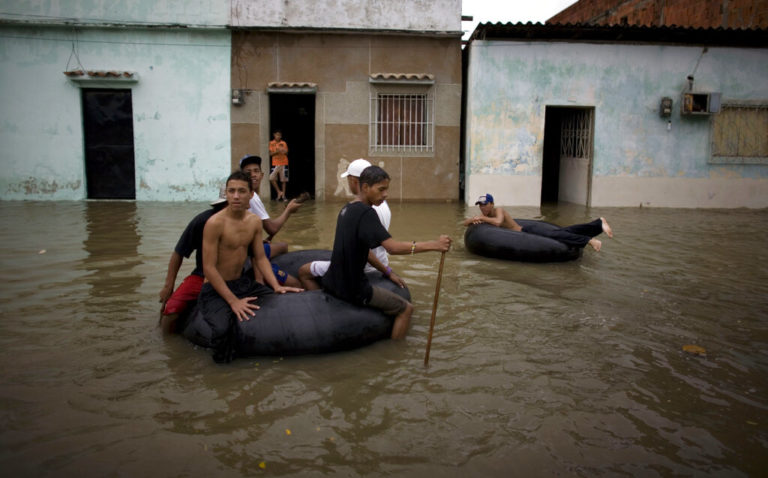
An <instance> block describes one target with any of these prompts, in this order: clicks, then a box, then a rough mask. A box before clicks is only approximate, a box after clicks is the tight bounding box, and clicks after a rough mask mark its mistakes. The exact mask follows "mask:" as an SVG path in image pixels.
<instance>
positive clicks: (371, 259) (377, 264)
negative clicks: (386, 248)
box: [368, 250, 405, 288]
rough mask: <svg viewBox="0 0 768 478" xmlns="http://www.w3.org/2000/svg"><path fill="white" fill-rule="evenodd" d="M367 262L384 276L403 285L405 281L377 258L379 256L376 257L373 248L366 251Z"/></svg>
mask: <svg viewBox="0 0 768 478" xmlns="http://www.w3.org/2000/svg"><path fill="white" fill-rule="evenodd" d="M368 264H370V265H371V266H373V268H374V269H376V270H377V271H379V272H381V273H382V274H383V275H384V277H386V278H387V279H389V280H391V281H392V282H394V283H395V284H397V285H398V286H400V287H401V288H403V287H405V281H404V280H403V279H402V278H401V277H400V276H398V275H397V274H395V273H394V272H392V268H391V267H388V266H385V265H384V264H383V263H382V262H381V261H380V260H379V258H378V257H376V253H374V252H373V250H370V251H368Z"/></svg>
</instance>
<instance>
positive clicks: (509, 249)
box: [464, 219, 582, 262]
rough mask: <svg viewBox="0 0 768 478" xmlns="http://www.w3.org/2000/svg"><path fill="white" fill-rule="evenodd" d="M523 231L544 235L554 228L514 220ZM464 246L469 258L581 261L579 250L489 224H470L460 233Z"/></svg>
mask: <svg viewBox="0 0 768 478" xmlns="http://www.w3.org/2000/svg"><path fill="white" fill-rule="evenodd" d="M515 221H517V222H518V223H519V224H520V225H521V226H523V227H524V228H531V229H533V230H539V231H545V230H547V229H555V228H557V227H558V226H556V225H554V224H552V223H549V222H545V221H536V220H533V219H515ZM464 245H465V246H466V248H467V250H468V251H469V252H471V253H473V254H477V255H480V256H484V257H493V258H496V259H506V260H511V261H520V262H565V261H571V260H574V259H578V258H579V257H581V252H582V249H581V248H576V247H569V246H567V245H566V244H563V243H562V242H559V241H556V240H554V239H550V238H549V237H544V236H540V235H537V234H531V233H528V232H519V231H513V230H512V229H506V228H503V227H497V226H492V225H490V224H473V225H471V226H469V227H467V230H466V231H465V232H464Z"/></svg>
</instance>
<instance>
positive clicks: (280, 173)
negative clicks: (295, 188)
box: [269, 131, 288, 201]
mask: <svg viewBox="0 0 768 478" xmlns="http://www.w3.org/2000/svg"><path fill="white" fill-rule="evenodd" d="M272 137H273V138H274V139H272V141H270V142H269V157H270V158H272V172H271V173H270V174H269V182H270V183H272V187H273V188H275V191H277V197H276V198H275V199H277V200H278V201H287V200H288V198H286V197H285V187H286V183H287V182H288V174H287V172H288V171H287V168H288V145H287V144H286V143H285V141H283V133H281V132H280V131H275V132H274V133H272ZM278 177H279V178H280V186H278V184H277V180H278Z"/></svg>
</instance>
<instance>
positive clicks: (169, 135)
mask: <svg viewBox="0 0 768 478" xmlns="http://www.w3.org/2000/svg"><path fill="white" fill-rule="evenodd" d="M0 38H1V39H2V41H0V104H2V105H3V118H2V120H1V121H0V144H2V148H0V165H1V170H0V199H35V200H41V199H42V200H76V199H83V198H85V197H86V185H85V166H84V165H85V161H84V151H83V131H82V116H81V106H80V88H79V86H78V84H76V83H74V82H72V81H70V80H68V79H67V77H65V76H64V74H63V72H64V71H65V70H67V69H70V70H71V69H75V68H79V67H80V66H78V58H79V63H80V64H81V65H82V67H84V68H85V69H87V70H121V71H125V70H127V71H133V72H136V73H137V75H138V78H139V81H138V83H136V84H133V85H127V86H126V85H121V87H128V88H131V89H132V95H133V116H134V142H135V167H136V178H135V180H136V198H137V199H140V200H208V199H209V198H212V197H213V198H215V197H216V196H217V194H218V193H217V192H218V188H219V184H220V182H221V181H222V180H223V179H224V178H226V176H227V175H228V174H229V171H230V121H229V110H230V98H229V91H230V86H229V85H230V78H229V74H230V73H229V72H230V50H231V40H230V38H231V37H230V33H229V32H228V31H226V30H182V29H175V30H135V29H134V30H132V29H111V30H102V29H91V28H87V29H79V30H78V32H77V34H75V31H74V30H72V29H68V28H60V27H9V26H3V27H0ZM73 52H74V53H76V54H77V55H76V56H75V55H74V53H73Z"/></svg>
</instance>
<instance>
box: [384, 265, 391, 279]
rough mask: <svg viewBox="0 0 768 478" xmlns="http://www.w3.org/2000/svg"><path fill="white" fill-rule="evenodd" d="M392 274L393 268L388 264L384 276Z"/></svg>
mask: <svg viewBox="0 0 768 478" xmlns="http://www.w3.org/2000/svg"><path fill="white" fill-rule="evenodd" d="M391 275H392V268H391V267H389V266H387V270H386V271H385V272H384V277H389V276H391Z"/></svg>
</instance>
